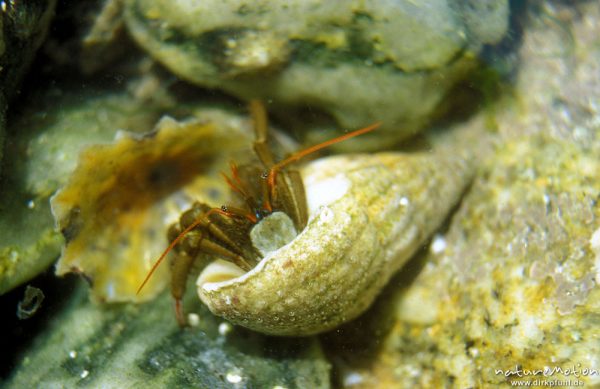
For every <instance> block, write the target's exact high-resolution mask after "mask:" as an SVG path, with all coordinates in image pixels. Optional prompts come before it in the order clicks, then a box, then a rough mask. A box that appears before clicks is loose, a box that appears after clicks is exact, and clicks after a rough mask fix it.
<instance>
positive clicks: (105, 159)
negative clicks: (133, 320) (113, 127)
mask: <svg viewBox="0 0 600 389" xmlns="http://www.w3.org/2000/svg"><path fill="white" fill-rule="evenodd" d="M228 124H229V123H228ZM231 124H232V125H231V126H229V125H222V124H219V125H213V124H207V123H206V122H201V121H199V120H189V121H186V122H177V121H175V120H174V119H172V118H169V117H165V118H163V119H162V120H161V121H160V122H159V123H158V124H157V126H156V128H155V130H154V131H153V132H151V133H148V134H145V135H141V136H140V135H136V134H132V133H126V132H120V133H119V134H118V135H117V140H115V142H114V143H112V144H108V145H96V146H92V147H90V148H88V149H86V150H85V151H84V152H82V154H81V155H80V158H79V164H78V167H77V169H76V170H75V172H74V173H73V174H72V176H71V178H70V179H69V182H68V184H67V185H66V186H65V187H63V188H62V189H60V190H59V191H58V192H57V193H56V194H55V195H54V197H53V198H52V199H51V205H52V212H53V214H54V217H55V220H56V222H57V226H58V228H59V229H60V231H61V232H62V234H63V235H64V237H65V240H66V246H65V247H64V248H63V251H62V256H61V258H60V260H59V262H58V264H57V269H56V272H57V274H59V275H62V274H65V273H67V272H72V271H75V272H80V273H83V274H84V275H85V276H86V278H87V279H89V280H90V281H91V283H92V292H93V296H94V297H95V298H96V299H98V300H100V301H107V302H117V301H144V300H148V299H150V298H152V297H153V296H155V295H156V294H157V293H158V292H159V291H160V290H162V289H163V287H164V286H165V284H166V283H167V282H168V278H169V276H168V267H163V268H161V269H159V270H158V272H157V274H155V275H154V277H153V278H152V279H151V280H150V282H149V284H148V285H147V286H146V287H145V288H144V289H143V290H142V292H141V293H140V294H139V295H136V291H137V288H138V287H139V285H140V284H141V282H142V281H143V279H144V277H145V275H146V274H147V273H148V270H149V269H150V267H151V266H152V264H153V262H154V260H155V259H156V258H157V257H158V256H159V255H160V253H161V252H162V251H163V250H164V247H165V244H166V243H167V242H166V238H165V236H166V230H167V227H168V225H169V224H170V223H172V222H173V221H175V220H177V218H178V217H179V214H180V213H181V212H182V211H183V210H184V209H186V208H187V207H189V206H190V205H191V203H192V202H193V201H195V200H198V199H200V200H204V201H207V202H216V203H220V202H222V201H223V198H221V197H220V196H222V195H224V194H225V193H227V189H226V187H224V184H223V183H222V180H221V179H220V178H218V177H217V174H216V171H215V170H216V167H217V166H219V167H221V166H223V165H225V164H226V163H227V160H228V159H229V158H231V157H232V153H235V152H240V151H246V150H247V147H248V146H247V145H248V144H249V143H250V138H249V137H248V135H247V134H246V133H244V132H243V131H241V130H240V127H237V128H236V126H235V123H233V122H232V123H231ZM201 173H203V174H201ZM211 173H214V174H213V175H212V176H211ZM211 177H214V178H211Z"/></svg>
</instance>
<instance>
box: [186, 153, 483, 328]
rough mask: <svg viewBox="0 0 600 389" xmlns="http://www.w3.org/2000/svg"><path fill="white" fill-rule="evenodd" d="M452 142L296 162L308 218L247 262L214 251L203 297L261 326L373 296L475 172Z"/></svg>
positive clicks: (311, 323) (202, 281)
mask: <svg viewBox="0 0 600 389" xmlns="http://www.w3.org/2000/svg"><path fill="white" fill-rule="evenodd" d="M470 166H471V165H470V164H469V163H468V158H467V157H465V156H464V155H457V154H456V153H455V152H454V151H453V148H452V147H451V146H449V147H448V146H445V147H439V148H436V149H434V150H433V151H426V152H415V153H378V154H373V155H344V156H335V157H329V158H324V159H321V160H317V161H315V162H313V163H310V164H308V165H307V166H305V167H304V168H303V170H302V172H301V173H302V175H303V179H304V182H305V186H306V192H307V198H308V206H309V212H310V218H309V221H308V225H307V226H306V228H305V229H304V230H303V231H302V232H300V234H299V235H298V236H296V237H295V239H293V240H292V241H291V242H289V243H288V244H286V245H284V246H283V247H280V248H279V249H278V250H275V251H273V252H271V253H269V254H267V255H266V256H265V258H263V260H262V261H261V262H260V263H259V264H258V265H257V266H256V267H255V268H254V269H252V270H251V271H249V272H247V273H245V274H244V272H243V271H242V270H241V269H239V268H237V267H236V266H235V265H233V264H231V263H227V262H225V261H221V260H218V261H215V262H213V263H212V264H210V265H208V266H207V267H206V268H205V269H204V270H203V272H202V273H201V274H200V276H199V277H198V280H197V287H198V294H199V296H200V299H201V300H202V301H203V302H204V303H205V304H206V305H207V306H208V307H209V308H210V310H211V311H212V312H213V313H215V314H217V315H219V316H222V317H224V318H226V319H228V320H230V321H231V322H233V323H236V324H240V325H243V326H245V327H248V328H251V329H253V330H257V331H260V332H263V333H267V334H273V335H284V336H297V335H310V334H315V333H320V332H323V331H327V330H330V329H332V328H335V327H336V326H338V325H340V324H342V323H344V322H346V321H348V320H351V319H353V318H355V317H356V316H358V315H359V314H360V313H362V312H363V311H365V309H366V308H367V307H368V306H369V305H370V304H371V303H372V302H373V300H374V299H375V297H376V296H377V295H378V293H379V292H380V290H381V289H382V288H383V286H384V285H385V284H386V283H387V282H388V281H389V279H390V277H391V276H392V275H393V274H394V273H395V272H396V271H397V270H398V269H399V268H401V267H402V266H403V265H404V263H405V262H406V261H407V260H408V259H409V258H410V257H411V256H412V255H413V254H414V253H415V251H417V250H418V249H419V247H420V246H421V245H422V244H423V243H424V242H425V240H426V239H427V238H428V237H429V236H430V235H431V234H432V233H433V232H434V231H435V229H437V228H438V227H439V225H440V224H441V223H442V222H443V220H444V219H445V218H446V216H447V214H448V212H449V211H450V210H451V209H452V207H453V206H454V205H455V204H456V202H457V201H458V200H459V198H460V196H461V194H462V192H463V190H464V188H465V187H466V185H467V184H468V182H469V180H470V177H471V171H472V169H471V167H470Z"/></svg>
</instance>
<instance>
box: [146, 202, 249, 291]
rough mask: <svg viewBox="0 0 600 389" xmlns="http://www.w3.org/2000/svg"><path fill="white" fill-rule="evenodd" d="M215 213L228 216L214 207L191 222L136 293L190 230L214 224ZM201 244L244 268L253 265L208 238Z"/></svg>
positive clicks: (162, 255)
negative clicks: (209, 218) (212, 215)
mask: <svg viewBox="0 0 600 389" xmlns="http://www.w3.org/2000/svg"><path fill="white" fill-rule="evenodd" d="M213 213H220V214H225V215H227V216H228V213H227V212H226V211H223V210H222V209H220V208H212V209H210V210H209V211H208V212H206V213H205V214H204V215H202V217H199V218H198V219H196V220H195V221H194V222H193V223H192V224H190V225H189V226H187V227H186V228H185V229H184V230H183V231H181V233H180V234H179V235H178V236H177V237H176V238H175V239H173V241H172V242H171V243H170V244H169V246H168V247H167V248H166V250H165V251H163V253H162V254H161V255H160V257H159V258H158V260H157V261H156V262H155V263H154V265H153V266H152V269H150V271H149V272H148V274H147V275H146V278H144V281H143V282H142V284H141V285H140V287H139V288H138V290H137V292H136V294H139V293H140V291H141V290H142V289H143V288H144V286H145V285H146V284H147V283H148V280H150V277H152V274H154V272H155V271H156V269H157V268H158V265H160V263H161V262H162V261H163V259H165V257H166V256H167V254H168V253H169V252H170V251H171V250H173V249H174V248H175V246H177V244H178V243H179V242H180V241H181V240H182V239H183V238H184V237H185V236H186V235H187V234H188V233H189V232H190V231H192V230H193V229H194V228H196V227H198V226H201V225H205V226H207V227H208V228H210V226H211V225H212V223H211V222H210V221H209V220H208V216H210V215H211V214H213ZM211 232H214V231H213V230H212V229H211ZM217 233H218V234H220V231H218V229H217ZM225 239H228V238H227V236H225ZM199 244H200V245H201V246H202V248H204V249H205V250H206V251H209V252H212V253H214V254H216V255H219V256H223V257H226V258H230V259H232V260H233V262H234V263H235V264H236V265H238V266H240V267H241V268H242V269H247V270H249V269H251V266H250V265H249V264H248V262H247V261H246V260H245V259H244V258H242V257H241V256H239V255H237V254H236V253H233V252H231V251H229V250H227V249H225V248H223V247H221V246H219V245H215V244H214V243H212V242H210V241H208V240H206V239H201V240H200V242H199ZM213 245H214V246H213ZM215 246H217V247H216V248H215ZM174 267H175V266H174ZM188 270H189V269H188ZM187 273H188V272H186V275H187Z"/></svg>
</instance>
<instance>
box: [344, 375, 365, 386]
mask: <svg viewBox="0 0 600 389" xmlns="http://www.w3.org/2000/svg"><path fill="white" fill-rule="evenodd" d="M362 382H363V376H362V375H361V374H360V373H356V372H350V373H348V374H346V375H345V376H344V386H352V385H358V384H360V383H362Z"/></svg>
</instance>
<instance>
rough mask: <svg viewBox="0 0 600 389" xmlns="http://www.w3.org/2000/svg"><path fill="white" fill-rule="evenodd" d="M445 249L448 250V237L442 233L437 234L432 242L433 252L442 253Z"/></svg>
mask: <svg viewBox="0 0 600 389" xmlns="http://www.w3.org/2000/svg"><path fill="white" fill-rule="evenodd" d="M444 250H446V239H445V238H444V237H443V236H442V235H439V234H436V235H435V236H434V237H433V241H432V242H431V252H432V253H433V254H440V253H442V252H443V251H444Z"/></svg>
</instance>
